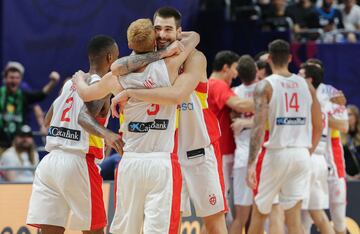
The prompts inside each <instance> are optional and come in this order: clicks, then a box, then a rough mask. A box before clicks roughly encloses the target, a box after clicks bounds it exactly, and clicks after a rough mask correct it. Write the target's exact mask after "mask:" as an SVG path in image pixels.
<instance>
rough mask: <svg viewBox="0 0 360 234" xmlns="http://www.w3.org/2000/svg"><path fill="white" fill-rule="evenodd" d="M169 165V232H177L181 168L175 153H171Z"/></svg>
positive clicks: (175, 233)
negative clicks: (170, 197) (171, 188)
mask: <svg viewBox="0 0 360 234" xmlns="http://www.w3.org/2000/svg"><path fill="white" fill-rule="evenodd" d="M171 167H172V180H173V181H172V187H173V192H172V201H171V215H170V226H169V234H177V233H178V231H179V223H180V201H181V187H182V176H181V168H180V164H179V161H178V156H177V154H176V153H172V154H171Z"/></svg>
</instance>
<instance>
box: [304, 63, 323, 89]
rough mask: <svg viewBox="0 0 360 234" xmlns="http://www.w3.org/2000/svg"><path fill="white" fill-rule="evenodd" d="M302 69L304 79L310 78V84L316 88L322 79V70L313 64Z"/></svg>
mask: <svg viewBox="0 0 360 234" xmlns="http://www.w3.org/2000/svg"><path fill="white" fill-rule="evenodd" d="M302 69H304V71H305V79H306V78H312V84H313V86H314V87H315V88H317V87H318V86H319V85H320V84H321V83H322V82H323V78H324V70H323V69H322V68H320V67H319V66H316V65H314V64H305V65H304V66H303V67H302Z"/></svg>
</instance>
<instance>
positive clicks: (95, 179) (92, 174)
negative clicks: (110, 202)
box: [86, 156, 107, 230]
mask: <svg viewBox="0 0 360 234" xmlns="http://www.w3.org/2000/svg"><path fill="white" fill-rule="evenodd" d="M86 163H87V167H88V172H89V180H90V191H91V226H90V230H97V229H100V228H104V227H106V224H107V221H106V212H105V206H104V199H103V193H102V178H101V175H100V173H99V169H98V167H97V166H96V164H95V158H94V157H91V156H88V157H86Z"/></svg>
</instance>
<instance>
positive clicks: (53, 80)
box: [42, 71, 60, 94]
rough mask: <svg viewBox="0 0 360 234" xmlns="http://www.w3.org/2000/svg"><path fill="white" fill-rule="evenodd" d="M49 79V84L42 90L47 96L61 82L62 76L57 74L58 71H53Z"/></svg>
mask: <svg viewBox="0 0 360 234" xmlns="http://www.w3.org/2000/svg"><path fill="white" fill-rule="evenodd" d="M49 78H50V81H49V83H47V84H46V85H45V86H44V87H43V88H42V91H43V92H44V93H45V94H49V93H50V92H51V91H52V90H53V89H54V87H55V86H56V84H57V83H58V82H59V80H60V74H59V73H57V72H56V71H53V72H51V73H50V75H49Z"/></svg>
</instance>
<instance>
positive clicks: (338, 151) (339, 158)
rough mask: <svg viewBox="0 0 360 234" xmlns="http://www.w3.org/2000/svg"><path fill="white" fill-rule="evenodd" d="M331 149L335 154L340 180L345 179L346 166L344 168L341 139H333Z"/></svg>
mask: <svg viewBox="0 0 360 234" xmlns="http://www.w3.org/2000/svg"><path fill="white" fill-rule="evenodd" d="M331 149H332V154H333V159H334V163H335V166H336V170H337V174H338V177H339V178H344V177H345V166H344V151H343V148H342V144H341V141H340V138H338V137H336V138H331Z"/></svg>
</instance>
